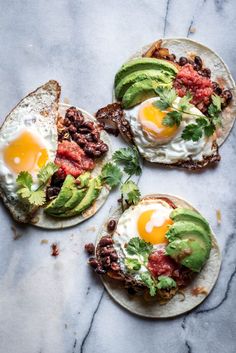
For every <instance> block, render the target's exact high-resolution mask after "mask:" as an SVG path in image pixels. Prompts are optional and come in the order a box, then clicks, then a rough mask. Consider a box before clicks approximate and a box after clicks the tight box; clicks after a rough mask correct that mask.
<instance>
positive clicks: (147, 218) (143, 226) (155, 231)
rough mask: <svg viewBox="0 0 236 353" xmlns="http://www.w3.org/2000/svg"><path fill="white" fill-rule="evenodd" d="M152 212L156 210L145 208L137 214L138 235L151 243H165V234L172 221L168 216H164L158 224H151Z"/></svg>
mask: <svg viewBox="0 0 236 353" xmlns="http://www.w3.org/2000/svg"><path fill="white" fill-rule="evenodd" d="M154 213H156V210H147V211H145V212H143V213H142V214H141V215H140V216H139V219H138V224H137V227H138V233H139V236H140V238H142V239H143V240H144V241H146V242H149V243H151V244H161V243H167V242H168V241H167V239H166V236H165V235H166V232H167V231H168V229H169V226H170V225H171V224H173V221H172V220H171V219H170V218H164V219H163V222H160V225H158V226H156V225H153V223H150V222H152V216H153V214H154Z"/></svg>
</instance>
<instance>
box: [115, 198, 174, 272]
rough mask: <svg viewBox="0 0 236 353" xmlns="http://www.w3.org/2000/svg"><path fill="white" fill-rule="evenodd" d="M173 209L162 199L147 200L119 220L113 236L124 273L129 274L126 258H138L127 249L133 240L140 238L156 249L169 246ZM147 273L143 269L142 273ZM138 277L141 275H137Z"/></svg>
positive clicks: (125, 213) (126, 212) (127, 211)
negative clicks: (167, 233)
mask: <svg viewBox="0 0 236 353" xmlns="http://www.w3.org/2000/svg"><path fill="white" fill-rule="evenodd" d="M172 210H173V208H172V207H171V206H170V205H169V204H168V203H167V202H165V201H163V200H161V199H145V200H142V201H140V202H139V203H138V204H137V205H135V206H131V207H130V208H128V209H127V210H126V211H125V212H124V213H123V214H122V215H121V217H120V218H119V221H118V223H117V227H116V230H115V232H114V234H113V241H114V248H115V250H116V252H117V254H118V257H119V263H120V267H121V269H122V271H123V272H124V273H126V272H127V269H126V266H125V258H126V257H127V256H128V257H129V258H130V257H132V258H136V255H130V254H128V253H127V250H126V247H127V244H128V242H129V241H130V240H131V239H132V238H136V237H139V238H140V239H142V240H144V241H145V242H149V243H151V244H152V245H153V248H154V249H159V248H164V247H165V245H166V244H167V238H166V236H165V235H166V232H167V231H168V229H169V226H170V225H171V224H173V221H172V220H171V219H170V213H171V212H172ZM143 271H146V268H145V267H141V269H140V270H139V273H140V272H143ZM137 276H139V274H138V273H137Z"/></svg>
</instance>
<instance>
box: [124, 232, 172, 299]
mask: <svg viewBox="0 0 236 353" xmlns="http://www.w3.org/2000/svg"><path fill="white" fill-rule="evenodd" d="M126 251H127V253H128V255H130V256H135V257H126V258H125V266H126V268H127V269H128V270H129V271H130V272H133V273H135V272H137V271H139V270H140V268H141V267H145V268H146V271H144V272H141V273H140V274H139V275H140V279H141V281H142V282H143V283H144V284H145V285H146V286H147V287H148V289H149V294H150V295H151V296H154V295H156V293H157V290H160V289H171V288H175V287H176V282H175V281H174V280H173V278H171V277H168V276H159V277H158V278H157V279H156V278H153V277H152V275H151V273H150V272H149V270H148V268H147V263H148V257H149V255H150V253H151V252H152V251H153V245H152V244H151V243H147V242H145V241H144V240H142V239H140V238H139V237H135V238H132V239H131V240H130V241H129V242H128V245H127V247H126Z"/></svg>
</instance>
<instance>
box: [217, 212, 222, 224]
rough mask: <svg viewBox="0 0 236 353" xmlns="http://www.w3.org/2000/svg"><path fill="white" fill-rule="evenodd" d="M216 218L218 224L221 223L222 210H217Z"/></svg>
mask: <svg viewBox="0 0 236 353" xmlns="http://www.w3.org/2000/svg"><path fill="white" fill-rule="evenodd" d="M216 219H217V224H218V225H219V224H221V211H220V210H216Z"/></svg>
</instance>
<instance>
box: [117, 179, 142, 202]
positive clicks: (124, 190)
mask: <svg viewBox="0 0 236 353" xmlns="http://www.w3.org/2000/svg"><path fill="white" fill-rule="evenodd" d="M121 194H122V198H123V199H124V200H125V201H127V203H128V204H134V205H135V204H136V203H137V202H138V201H139V199H140V191H139V188H138V186H137V185H136V184H135V183H134V182H133V181H132V180H129V181H126V182H125V183H124V184H123V185H122V186H121Z"/></svg>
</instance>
